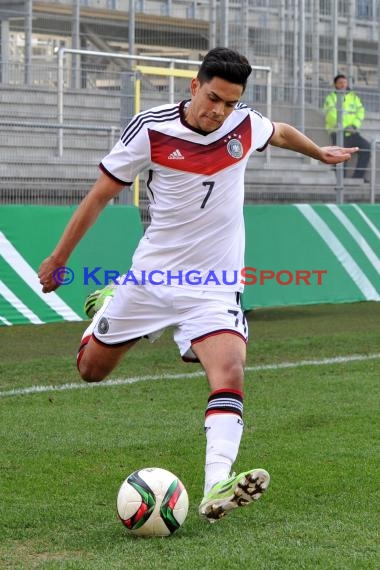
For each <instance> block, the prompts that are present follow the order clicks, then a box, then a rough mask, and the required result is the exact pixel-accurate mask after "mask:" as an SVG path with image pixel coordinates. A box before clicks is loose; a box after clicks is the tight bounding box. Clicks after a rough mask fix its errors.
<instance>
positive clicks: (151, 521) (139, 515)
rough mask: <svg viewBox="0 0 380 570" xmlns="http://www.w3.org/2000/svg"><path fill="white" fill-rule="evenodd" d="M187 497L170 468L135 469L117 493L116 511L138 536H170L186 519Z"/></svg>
mask: <svg viewBox="0 0 380 570" xmlns="http://www.w3.org/2000/svg"><path fill="white" fill-rule="evenodd" d="M188 508H189V497H188V495H187V491H186V488H185V486H184V484H183V483H182V482H181V481H180V480H179V479H178V477H176V475H174V474H173V473H171V472H170V471H167V470H166V469H161V468H160V467H148V468H146V469H140V470H138V471H134V472H133V473H131V475H129V477H127V478H126V479H125V481H124V482H123V483H122V485H121V487H120V489H119V492H118V495H117V513H118V515H119V518H120V520H121V522H122V523H123V524H124V525H125V526H126V527H127V529H128V530H129V531H130V532H131V533H133V534H135V535H138V536H169V535H170V534H173V532H175V531H176V530H177V529H179V527H180V526H181V525H182V524H183V523H184V522H185V519H186V516H187V511H188Z"/></svg>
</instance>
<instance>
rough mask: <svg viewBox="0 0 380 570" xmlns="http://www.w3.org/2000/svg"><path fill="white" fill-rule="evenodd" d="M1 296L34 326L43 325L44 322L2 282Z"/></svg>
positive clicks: (0, 286)
mask: <svg viewBox="0 0 380 570" xmlns="http://www.w3.org/2000/svg"><path fill="white" fill-rule="evenodd" d="M0 295H2V296H3V297H4V299H6V300H7V301H8V303H9V304H10V305H12V306H13V307H14V308H15V309H16V311H18V312H19V313H21V314H22V315H23V316H24V317H26V318H27V319H28V320H29V321H30V322H31V323H33V324H34V325H42V321H41V320H40V319H39V318H38V317H37V315H35V314H34V313H33V311H31V310H30V309H29V308H28V307H27V306H26V305H24V303H23V302H22V301H21V300H20V299H19V298H18V297H16V295H15V294H14V293H13V292H12V291H11V290H10V289H8V287H7V286H6V285H5V283H3V282H2V281H0Z"/></svg>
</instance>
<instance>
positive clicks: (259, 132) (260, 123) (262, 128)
mask: <svg viewBox="0 0 380 570" xmlns="http://www.w3.org/2000/svg"><path fill="white" fill-rule="evenodd" d="M251 122H252V137H253V140H252V144H253V149H254V150H257V151H259V152H262V151H263V150H265V148H266V147H267V145H268V143H269V141H270V139H271V137H272V135H273V133H274V125H273V123H272V121H271V120H270V119H268V118H267V117H263V115H261V114H260V113H259V112H258V111H254V110H251Z"/></svg>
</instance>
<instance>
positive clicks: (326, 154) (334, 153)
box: [270, 123, 359, 164]
mask: <svg viewBox="0 0 380 570" xmlns="http://www.w3.org/2000/svg"><path fill="white" fill-rule="evenodd" d="M270 144H272V145H273V146H278V147H281V148H287V149H288V150H294V151H295V152H300V153H301V154H305V155H306V156H310V157H311V158H316V159H317V160H320V161H321V162H324V163H326V164H339V163H340V162H346V161H347V160H349V159H350V158H351V156H352V155H353V154H354V153H355V152H357V151H358V150H359V148H358V147H357V146H355V147H351V148H343V147H339V146H318V145H317V144H316V143H315V142H313V141H312V140H311V139H309V138H308V137H307V136H306V135H304V134H303V133H301V132H300V131H298V130H297V129H295V128H294V127H292V126H291V125H288V124H287V123H274V133H273V135H272V138H271V139H270Z"/></svg>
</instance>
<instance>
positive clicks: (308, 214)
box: [295, 204, 380, 301]
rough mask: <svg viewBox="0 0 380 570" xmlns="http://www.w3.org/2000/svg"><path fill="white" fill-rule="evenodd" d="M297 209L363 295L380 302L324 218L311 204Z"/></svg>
mask: <svg viewBox="0 0 380 570" xmlns="http://www.w3.org/2000/svg"><path fill="white" fill-rule="evenodd" d="M295 206H296V208H298V210H299V211H300V212H301V214H302V215H303V216H305V218H306V219H307V220H308V222H309V223H310V224H311V225H312V226H313V228H314V229H315V230H316V231H317V232H318V234H319V235H320V236H321V238H322V239H323V241H324V242H325V243H326V245H327V247H328V248H329V249H330V250H331V251H332V253H333V254H334V255H335V257H336V258H337V260H338V261H339V263H341V264H342V267H343V268H344V269H345V270H346V271H347V273H348V275H349V276H350V278H351V279H352V280H353V282H354V283H355V284H356V285H357V287H358V288H359V289H360V291H361V292H362V293H363V295H364V298H365V299H366V300H367V301H380V295H379V294H378V292H377V291H376V289H375V288H374V286H373V285H372V283H371V282H370V281H369V279H368V278H367V277H366V276H365V275H364V273H363V271H362V270H361V269H360V267H359V265H358V264H357V263H356V261H355V260H354V259H353V258H352V256H351V255H350V254H349V253H348V251H347V250H346V248H345V247H344V246H343V244H342V243H341V242H340V241H339V240H338V238H337V237H336V235H335V234H334V233H333V232H332V231H331V230H330V228H329V227H328V225H327V224H326V222H325V221H324V220H322V218H321V217H320V216H319V215H318V214H317V213H316V212H315V211H314V210H313V209H312V207H311V206H310V205H309V204H295Z"/></svg>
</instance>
